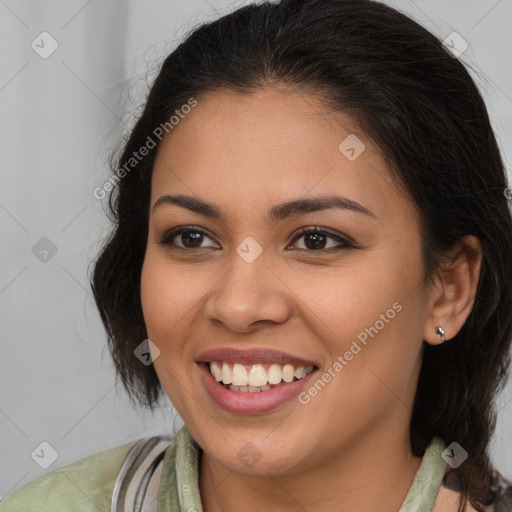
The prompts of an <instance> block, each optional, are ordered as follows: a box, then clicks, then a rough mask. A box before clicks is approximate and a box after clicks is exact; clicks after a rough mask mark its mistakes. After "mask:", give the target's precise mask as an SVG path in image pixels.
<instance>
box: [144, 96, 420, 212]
mask: <svg viewBox="0 0 512 512" xmlns="http://www.w3.org/2000/svg"><path fill="white" fill-rule="evenodd" d="M197 102H198V103H197V106H196V107H195V108H194V109H193V110H192V111H191V112H190V113H189V114H187V115H184V116H183V117H182V119H180V122H179V124H178V125H177V126H175V127H174V129H173V130H172V131H171V132H170V133H169V134H168V135H166V136H165V137H164V139H163V141H162V143H161V144H160V147H159V149H158V154H157V158H156V161H155V165H154V171H153V182H152V204H154V202H155V201H156V200H157V198H158V195H161V194H164V193H167V194H168V193H183V194H188V195H197V196H200V197H201V198H202V199H206V200H211V201H213V202H215V203H218V204H220V203H227V204H228V205H229V206H230V207H233V208H234V207H235V206H236V205H237V204H238V205H240V204H241V203H243V201H244V200H245V202H246V204H249V203H250V204H251V205H254V207H255V208H257V207H258V205H259V203H261V206H262V207H263V206H265V208H266V207H268V206H269V205H270V204H271V203H272V204H273V203H275V202H278V201H280V200H283V199H296V198H297V197H301V196H306V195H308V194H313V195H322V194H326V193H333V192H336V193H340V194H343V195H344V196H346V197H349V198H350V199H353V200H355V201H357V202H359V203H361V204H363V205H365V204H371V205H372V208H371V209H372V210H373V211H375V210H377V211H376V213H377V212H380V213H381V214H391V213H393V211H396V209H397V208H398V209H400V208H402V209H403V208H406V209H407V208H409V209H411V208H413V205H411V204H407V203H408V202H409V201H408V199H407V198H405V197H404V196H403V194H402V193H401V192H400V191H399V190H397V189H396V187H395V186H394V184H393V182H392V180H391V176H390V173H389V169H388V167H387V164H386V162H385V159H384V158H383V157H382V154H381V151H380V148H379V147H378V146H377V145H376V144H375V143H374V142H373V140H371V139H370V138H369V137H368V136H367V135H366V134H365V133H364V132H363V131H362V130H361V129H360V128H359V127H358V126H357V123H356V122H355V120H354V119H353V118H351V117H349V116H348V115H346V114H344V113H340V112H333V111H331V110H330V109H328V108H327V107H326V106H325V105H324V104H323V103H322V102H321V100H320V99H319V98H317V97H315V96H311V95H307V94H304V93H300V92H297V91H294V90H289V89H279V90H278V89H258V90H256V91H254V92H252V93H250V94H241V93H238V92H233V91H227V90H216V91H212V92H208V93H206V94H205V95H203V96H201V97H198V98H197ZM234 198H237V200H238V203H236V202H234V201H233V199H234ZM263 203H265V204H264V205H263Z"/></svg>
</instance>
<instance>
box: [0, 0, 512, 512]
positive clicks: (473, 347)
mask: <svg viewBox="0 0 512 512" xmlns="http://www.w3.org/2000/svg"><path fill="white" fill-rule="evenodd" d="M111 181H112V182H115V183H116V190H115V192H114V194H113V195H112V196H111V209H112V213H113V215H114V219H115V226H114V230H113V232H112V236H111V238H110V240H109V241H108V243H106V245H105V247H104V248H103V250H102V252H101V254H100V256H99V258H98V260H97V262H96V264H95V268H94V274H93V278H92V286H93V290H94V294H95V298H96V302H97V305H98V307H99V311H100V313H101V316H102V319H103V322H104V324H105V327H106V329H107V333H108V338H109V343H110V348H111V352H112V355H113V358H114V361H115V364H116V369H117V371H118V374H119V376H120V378H121V380H122V382H123V384H124V386H125V387H126V389H127V390H128V392H129V394H130V396H131V398H132V399H133V401H134V403H141V404H144V405H147V406H148V407H150V408H153V407H154V406H155V405H156V404H157V403H158V400H159V398H160V397H161V396H162V394H163V393H162V390H163V391H164V392H165V394H166V395H167V396H168V397H169V398H170V400H171V401H172V403H173V404H174V406H175V407H176V409H177V411H178V412H179V414H180V416H181V417H182V419H183V421H184V423H185V426H184V427H183V428H182V429H181V430H180V432H179V433H178V434H177V436H176V437H175V438H174V439H172V440H171V439H169V438H167V437H165V436H160V437H153V438H148V439H143V440H140V441H138V442H133V443H129V444H127V445H123V446H121V447H116V448H114V449H112V450H108V451H106V452H101V453H99V454H96V455H93V456H91V457H88V458H87V459H83V460H81V461H78V462H76V463H75V464H73V465H69V466H66V467H64V468H62V469H60V470H57V471H54V472H52V473H50V474H48V475H46V476H44V477H42V478H40V479H39V480H36V481H34V482H31V483H29V484H27V485H25V486H23V487H21V488H20V489H18V490H17V491H15V492H14V493H12V494H11V495H10V496H9V497H7V498H6V499H5V500H4V501H3V502H2V504H1V505H0V510H1V511H2V512H7V511H9V512H10V511H14V510H24V511H27V510H38V511H39V510H43V509H44V510H46V509H45V508H44V507H47V509H48V510H52V511H55V510H75V509H76V510H111V511H121V510H123V511H126V510H143V511H150V510H157V509H158V511H159V512H163V511H164V512H170V511H189V512H190V511H200V510H204V511H206V512H217V511H224V512H227V511H231V510H237V511H246V510H247V511H254V510H319V509H327V508H328V509H330V510H336V511H349V510H350V511H359V510H361V511H367V510H379V511H389V512H391V511H400V512H406V511H407V512H410V511H430V510H433V511H435V512H444V511H454V512H455V511H463V510H468V511H479V512H483V511H491V510H492V511H494V512H504V511H510V510H512V499H511V496H512V488H511V487H510V483H509V482H507V481H506V480H505V479H504V478H503V477H502V476H501V475H500V474H499V473H498V472H497V471H495V470H494V469H493V468H492V465H491V463H490V459H489V455H488V446H489V441H490V439H491V436H492V432H493V429H494V422H495V415H496V410H495V405H494V399H495V397H496V395H497V393H498V392H499V391H500V390H501V387H502V385H503V383H504V381H505V379H506V376H507V372H508V364H509V361H508V351H509V348H510V341H511V338H512V315H511V313H512V289H511V288H510V285H509V283H510V282H511V281H512V261H511V260H510V254H511V253H512V219H511V214H510V209H509V205H508V202H507V197H506V194H507V181H506V174H505V171H504V166H503V162H502V159H501V156H500V153H499V149H498V146H497V144H496V139H495V135H494V134H493V131H492V128H491V125H490V122H489V118H488V114H487V111H486V108H485V105H484V102H483V100H482V98H481V96H480V94H479V92H478V90H477V88H476V86H475V84H474V83H473V81H472V79H471V78H470V76H469V74H468V72H467V71H466V69H465V68H464V66H463V65H462V64H461V62H460V61H459V60H458V59H456V58H454V57H453V55H451V54H450V53H449V52H448V51H447V50H446V49H445V47H444V46H443V45H442V43H441V42H440V41H438V40H437V39H436V38H435V37H434V36H433V35H431V34H430V33H429V32H427V31H426V30H425V29H423V28H422V27H420V26H419V25H418V24H416V23H415V22H413V21H412V20H410V19H409V18H407V17H406V16H404V15H403V14H400V13H399V12H397V11H395V10H393V9H391V8H390V7H387V6H385V5H382V4H379V3H376V2H373V1H370V0H283V1H281V2H280V3H278V4H275V3H270V2H267V3H263V4H260V5H250V6H246V7H243V8H240V9H238V10H237V11H235V12H234V13H232V14H230V15H227V16H225V17H223V18H221V19H219V20H217V21H214V22H212V23H207V24H205V25H203V26H201V27H199V28H197V29H196V30H195V31H194V32H193V33H192V34H191V35H190V36H189V37H188V38H187V39H186V40H185V41H184V42H183V43H182V44H181V45H180V46H179V47H178V48H177V49H176V50H175V51H173V52H172V53H171V54H170V55H169V56H168V57H167V59H166V60H165V62H164V63H163V66H162V68H161V70H160V73H159V75H158V77H157V79H156V81H155V82H154V84H153V85H152V88H151V91H150V94H149V97H148V99H147V103H146V105H145V109H144V111H143V113H142V115H141V117H140V119H139V120H138V122H137V124H136V125H135V127H134V129H133V131H132V133H131V135H130V137H129V139H128V141H127V142H126V144H125V147H124V148H123V152H122V154H121V156H120V158H119V159H118V162H117V165H116V167H115V168H114V174H113V178H112V180H111Z"/></svg>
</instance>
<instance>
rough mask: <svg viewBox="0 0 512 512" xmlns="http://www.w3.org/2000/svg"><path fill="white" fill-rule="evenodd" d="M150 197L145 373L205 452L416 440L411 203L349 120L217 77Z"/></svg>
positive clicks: (304, 464) (303, 462)
mask: <svg viewBox="0 0 512 512" xmlns="http://www.w3.org/2000/svg"><path fill="white" fill-rule="evenodd" d="M362 144H364V146H363V145H362ZM176 196H187V197H188V198H189V199H188V200H183V199H184V198H183V197H182V200H181V201H179V200H177V199H176ZM335 197H337V200H334V198H335ZM315 200H316V202H315ZM205 203H207V204H205ZM285 203H291V204H290V205H289V206H286V207H283V206H281V207H279V206H278V205H283V204H285ZM150 208H151V213H150V218H149V235H148V239H147V250H146V254H145V260H144V265H143V271H142V276H141V294H142V306H143V312H144V319H145V322H146V327H147V331H148V337H149V339H150V340H151V341H152V342H153V343H154V344H155V345H156V346H157V347H158V348H159V350H160V355H159V356H158V357H157V358H156V359H155V361H154V365H155V370H156V372H157V374H158V377H159V379H160V381H161V383H162V386H163V388H164V389H165V392H166V393H167V395H168V396H169V398H170V400H171V401H172V403H173V404H174V406H175V407H176V409H177V410H178V412H179V413H180V415H181V417H182V418H183V421H184V422H185V424H186V425H187V427H188V429H189V431H190V432H191V434H192V436H193V437H194V438H195V440H196V441H197V442H198V443H199V445H200V446H201V447H202V448H203V450H204V453H205V454H207V455H208V457H210V458H211V460H212V461H215V463H217V464H219V465H221V466H222V467H224V468H226V469H228V470H230V471H234V472H237V473H241V474H260V475H264V474H267V473H268V472H271V473H272V474H275V475H278V474H281V475H284V474H293V472H295V471H302V470H305V469H307V468H314V467H315V466H317V465H321V464H325V463H326V461H328V460H333V454H339V455H340V456H342V455H343V456H345V457H348V458H350V457H351V456H355V447H366V449H367V450H372V443H373V444H374V446H376V444H377V442H378V443H383V442H389V443H397V442H399V443H404V446H405V443H407V444H408V435H409V431H408V426H409V419H410V413H411V408H412V402H413V398H414V392H415V389H416V384H417V378H418V375H419V369H420V365H421V347H422V336H423V331H424V328H425V322H426V319H427V315H428V311H427V310H428V307H427V306H428V303H429V296H428V293H427V291H426V289H425V287H424V285H423V280H422V277H423V264H422V258H421V248H420V228H419V217H418V215H417V212H416V209H415V207H414V205H413V204H412V203H411V202H410V201H409V200H408V199H407V198H406V197H405V196H404V195H403V194H402V193H401V192H399V191H398V190H397V189H396V188H395V187H394V185H393V183H392V182H391V178H390V174H389V169H388V167H387V166H386V164H385V161H384V158H383V157H382V156H381V154H380V152H379V148H378V147H377V146H376V145H375V144H374V143H373V142H372V141H371V140H370V139H369V138H368V137H367V136H366V135H365V134H364V133H363V132H362V131H361V130H360V129H359V128H358V127H357V126H356V125H355V123H354V122H352V121H351V120H350V119H349V118H348V117H346V116H345V115H343V114H340V113H332V112H329V111H328V110H326V109H325V108H324V107H322V105H321V104H320V103H319V102H318V101H317V100H316V99H315V98H314V97H312V96H306V95H301V94H299V93H297V92H293V91H290V90H284V89H283V90H270V89H260V90H258V91H257V92H255V93H252V94H251V95H240V94H238V93H234V92H227V91H215V92H210V93H208V94H207V95H205V96H204V97H202V98H200V99H198V104H197V106H196V107H195V108H194V109H193V110H192V111H191V112H190V113H189V114H188V115H187V116H184V118H183V119H181V120H180V122H179V125H177V126H175V127H174V129H173V130H172V132H170V133H169V135H168V136H167V138H165V139H164V140H163V141H162V143H161V146H160V147H159V150H158V154H157V158H156V162H155V165H154V172H153V177H152V191H151V205H150ZM214 361H216V362H217V363H215V364H214ZM212 373H213V374H214V375H212ZM219 380H220V382H219ZM229 383H231V384H230V385H231V387H232V388H231V389H229ZM359 453H360V452H359Z"/></svg>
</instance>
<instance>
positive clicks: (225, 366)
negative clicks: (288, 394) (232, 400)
mask: <svg viewBox="0 0 512 512" xmlns="http://www.w3.org/2000/svg"><path fill="white" fill-rule="evenodd" d="M312 370H313V366H296V367H295V366H293V365H291V364H283V365H281V364H271V365H270V366H269V368H268V370H266V369H265V367H264V366H263V365H262V364H253V365H250V366H247V367H246V366H244V365H243V364H239V363H234V364H233V363H226V362H222V361H221V362H219V361H212V362H211V363H210V372H211V374H212V375H213V377H214V379H215V380H216V381H217V382H222V383H223V384H233V385H235V386H252V387H262V386H266V385H268V384H279V383H280V382H281V381H282V380H283V381H284V382H292V381H293V379H294V377H295V378H297V379H303V378H304V377H305V376H306V375H307V374H308V373H310V372H311V371H312Z"/></svg>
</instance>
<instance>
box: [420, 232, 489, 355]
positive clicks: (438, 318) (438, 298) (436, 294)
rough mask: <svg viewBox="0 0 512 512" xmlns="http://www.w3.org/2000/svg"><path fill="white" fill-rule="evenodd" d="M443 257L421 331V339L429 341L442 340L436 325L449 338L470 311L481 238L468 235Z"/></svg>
mask: <svg viewBox="0 0 512 512" xmlns="http://www.w3.org/2000/svg"><path fill="white" fill-rule="evenodd" d="M444 261H445V263H444V264H443V268H442V269H441V270H440V272H439V279H438V281H437V283H436V285H435V287H434V289H433V290H432V295H431V302H430V304H431V306H430V308H431V311H430V315H429V317H428V319H427V323H426V324H425V332H424V333H423V339H424V340H425V341H426V342H427V343H429V344H430V345H439V344H441V343H442V342H443V341H442V339H441V336H439V335H438V334H436V328H437V327H442V328H443V329H444V331H445V339H446V341H448V340H449V339H451V338H453V337H454V336H455V335H456V334H457V333H458V332H459V331H460V329H461V328H462V326H463V325H464V323H465V322H466V319H467V318H468V316H469V314H470V313H471V310H472V308H473V304H474V302H475V296H476V291H477V288H478V280H479V277H480V268H481V264H482V247H481V245H480V241H479V240H478V238H476V237H475V236H473V235H467V236H466V237H464V238H463V239H461V240H460V241H458V242H457V243H456V244H455V245H454V247H453V248H452V250H450V251H449V253H448V254H447V255H446V257H445V258H444Z"/></svg>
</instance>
